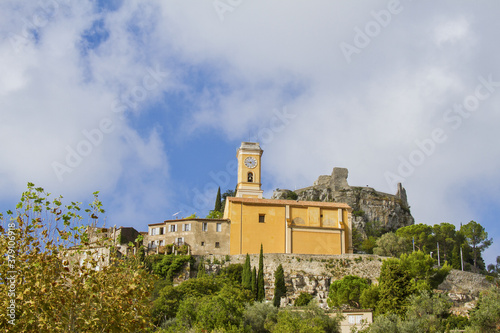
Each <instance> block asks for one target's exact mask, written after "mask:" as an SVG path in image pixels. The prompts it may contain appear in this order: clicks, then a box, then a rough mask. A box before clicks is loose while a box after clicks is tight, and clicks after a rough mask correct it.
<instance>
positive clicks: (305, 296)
mask: <svg viewBox="0 0 500 333" xmlns="http://www.w3.org/2000/svg"><path fill="white" fill-rule="evenodd" d="M313 298H314V296H313V295H311V294H309V293H304V292H302V293H300V295H299V297H297V299H296V300H295V303H294V305H295V306H306V305H308V304H309V303H310V302H311V301H312V299H313Z"/></svg>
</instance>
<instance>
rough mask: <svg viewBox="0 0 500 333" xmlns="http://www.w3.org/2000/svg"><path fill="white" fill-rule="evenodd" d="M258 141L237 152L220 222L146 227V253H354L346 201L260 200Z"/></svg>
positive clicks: (178, 222) (194, 221)
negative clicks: (177, 247)
mask: <svg viewBox="0 0 500 333" xmlns="http://www.w3.org/2000/svg"><path fill="white" fill-rule="evenodd" d="M262 154H263V150H262V149H261V148H260V145H259V144H258V143H254V142H242V143H241V146H240V147H239V149H238V150H237V154H236V158H237V160H238V184H237V187H236V196H235V197H228V198H226V205H225V209H224V216H223V218H222V219H220V220H209V219H190V220H187V219H179V220H167V221H164V222H162V223H155V224H149V226H148V227H149V230H148V236H147V237H146V239H145V243H146V244H147V246H148V248H149V249H156V248H159V247H162V246H165V245H167V244H172V243H174V244H187V245H189V247H190V249H191V254H194V255H207V254H229V255H234V254H246V253H249V254H253V253H259V251H260V246H261V244H262V246H263V249H264V252H265V253H290V254H345V253H352V227H351V211H352V209H351V207H349V205H347V204H344V203H334V202H317V201H296V200H272V199H264V198H263V197H262V193H263V191H262V182H261V175H262V172H261V170H262V169H261V160H262Z"/></svg>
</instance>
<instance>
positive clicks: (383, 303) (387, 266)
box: [375, 259, 414, 316]
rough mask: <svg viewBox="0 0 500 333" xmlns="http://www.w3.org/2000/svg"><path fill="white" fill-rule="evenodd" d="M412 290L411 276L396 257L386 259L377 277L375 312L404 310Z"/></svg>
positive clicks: (398, 312) (398, 313)
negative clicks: (377, 295)
mask: <svg viewBox="0 0 500 333" xmlns="http://www.w3.org/2000/svg"><path fill="white" fill-rule="evenodd" d="M413 292H414V288H413V284H412V278H411V276H410V274H409V273H408V271H406V270H405V269H404V268H403V267H402V266H401V264H400V262H399V260H398V259H387V260H385V261H384V263H383V264H382V268H381V271H380V277H379V301H378V303H377V308H376V312H375V313H376V314H384V313H395V314H397V315H400V316H402V315H403V314H404V313H405V312H406V307H407V305H408V300H407V298H408V296H410V295H411V294H412V293H413Z"/></svg>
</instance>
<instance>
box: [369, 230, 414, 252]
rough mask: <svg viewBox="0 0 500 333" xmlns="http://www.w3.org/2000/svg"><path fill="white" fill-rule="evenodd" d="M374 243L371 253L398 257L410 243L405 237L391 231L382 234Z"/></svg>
mask: <svg viewBox="0 0 500 333" xmlns="http://www.w3.org/2000/svg"><path fill="white" fill-rule="evenodd" d="M400 230H401V229H400ZM398 231H399V230H398ZM376 244H377V246H376V247H375V248H374V249H373V253H375V254H376V255H379V256H386V257H397V258H398V257H399V256H401V254H403V253H405V252H408V251H409V249H410V243H408V241H407V240H406V239H405V238H403V237H400V236H398V235H397V234H395V233H393V232H388V233H386V234H384V235H382V236H381V237H380V238H379V239H377V242H376Z"/></svg>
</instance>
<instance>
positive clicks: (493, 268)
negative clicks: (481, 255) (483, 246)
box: [488, 256, 500, 276]
mask: <svg viewBox="0 0 500 333" xmlns="http://www.w3.org/2000/svg"><path fill="white" fill-rule="evenodd" d="M488 273H490V274H492V275H496V276H498V275H499V274H500V256H497V259H496V263H495V264H489V265H488Z"/></svg>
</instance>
